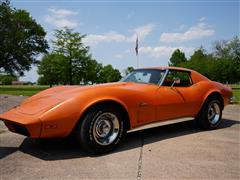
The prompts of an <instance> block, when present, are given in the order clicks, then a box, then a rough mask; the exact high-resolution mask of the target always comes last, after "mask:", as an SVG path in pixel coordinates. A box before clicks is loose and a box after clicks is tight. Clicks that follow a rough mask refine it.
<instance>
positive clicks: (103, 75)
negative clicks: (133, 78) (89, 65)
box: [98, 65, 122, 83]
mask: <svg viewBox="0 0 240 180" xmlns="http://www.w3.org/2000/svg"><path fill="white" fill-rule="evenodd" d="M121 78H122V76H121V73H120V72H119V70H117V69H114V68H113V67H112V65H107V66H104V67H103V68H102V69H101V71H100V74H99V79H98V83H106V82H115V81H119V80H120V79H121Z"/></svg>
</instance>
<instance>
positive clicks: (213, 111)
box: [208, 102, 221, 125]
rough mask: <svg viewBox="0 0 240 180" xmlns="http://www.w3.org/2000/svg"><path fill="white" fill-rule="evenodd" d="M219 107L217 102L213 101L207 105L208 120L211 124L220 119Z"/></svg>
mask: <svg viewBox="0 0 240 180" xmlns="http://www.w3.org/2000/svg"><path fill="white" fill-rule="evenodd" d="M220 112H221V108H220V106H219V104H218V103H216V102H213V103H211V104H209V106H208V120H209V122H210V123H211V124H213V125H214V124H216V123H217V122H218V121H219V120H220Z"/></svg>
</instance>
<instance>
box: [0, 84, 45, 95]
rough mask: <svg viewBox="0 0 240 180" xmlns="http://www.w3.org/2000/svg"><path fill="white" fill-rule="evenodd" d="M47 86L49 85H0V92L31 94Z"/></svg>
mask: <svg viewBox="0 0 240 180" xmlns="http://www.w3.org/2000/svg"><path fill="white" fill-rule="evenodd" d="M47 88H49V86H31V85H18V86H11V85H9V86H2V85H0V94H11V95H18V96H19V95H22V96H32V95H34V94H36V93H38V92H40V91H43V90H45V89H47Z"/></svg>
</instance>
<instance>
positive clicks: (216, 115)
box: [195, 98, 222, 129]
mask: <svg viewBox="0 0 240 180" xmlns="http://www.w3.org/2000/svg"><path fill="white" fill-rule="evenodd" d="M221 107H222V106H221V103H220V101H219V100H218V99H217V98H209V99H207V100H206V102H205V103H204V105H203V107H202V109H201V111H200V113H199V114H198V116H197V117H196V118H195V121H196V124H197V125H198V126H199V127H200V128H203V129H215V128H217V127H218V125H219V124H220V122H221V119H222V108H221Z"/></svg>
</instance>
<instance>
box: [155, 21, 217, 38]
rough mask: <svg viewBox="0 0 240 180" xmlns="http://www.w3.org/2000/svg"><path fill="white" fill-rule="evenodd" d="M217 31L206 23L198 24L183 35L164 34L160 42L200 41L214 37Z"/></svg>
mask: <svg viewBox="0 0 240 180" xmlns="http://www.w3.org/2000/svg"><path fill="white" fill-rule="evenodd" d="M214 33H215V31H214V30H213V29H212V28H210V27H208V26H207V25H206V24H205V23H203V22H201V23H198V24H197V25H196V26H192V27H190V28H189V29H188V30H187V31H185V32H183V33H166V32H165V33H162V34H161V36H160V41H162V42H177V41H187V40H192V39H200V38H203V37H208V36H212V35H213V34H214Z"/></svg>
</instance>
